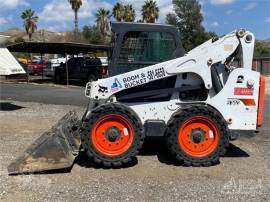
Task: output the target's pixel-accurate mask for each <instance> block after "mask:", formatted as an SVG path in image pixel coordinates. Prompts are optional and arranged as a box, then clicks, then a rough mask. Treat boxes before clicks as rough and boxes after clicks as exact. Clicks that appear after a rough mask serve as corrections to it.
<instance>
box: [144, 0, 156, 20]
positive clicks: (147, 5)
mask: <svg viewBox="0 0 270 202" xmlns="http://www.w3.org/2000/svg"><path fill="white" fill-rule="evenodd" d="M142 16H143V21H144V22H147V23H154V22H155V21H156V20H157V19H158V17H159V8H158V6H157V3H156V1H154V0H146V1H145V2H144V5H143V6H142Z"/></svg>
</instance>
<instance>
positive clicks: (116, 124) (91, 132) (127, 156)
mask: <svg viewBox="0 0 270 202" xmlns="http://www.w3.org/2000/svg"><path fill="white" fill-rule="evenodd" d="M81 139H82V146H83V149H84V150H85V151H86V153H87V155H88V156H89V157H90V158H92V159H94V162H96V163H98V164H103V165H104V166H106V167H112V166H114V167H119V166H123V165H124V164H126V163H128V162H130V161H131V160H132V159H133V158H134V157H135V156H136V155H137V154H138V151H139V149H140V148H141V147H142V144H143V141H144V133H143V126H142V124H141V121H140V119H139V118H138V116H137V115H136V114H135V112H134V111H133V110H132V109H131V108H129V107H127V106H125V105H123V104H119V103H109V104H105V105H101V106H99V107H97V108H96V109H94V110H93V111H92V112H91V114H90V115H89V116H88V117H85V119H84V122H83V132H82V137H81Z"/></svg>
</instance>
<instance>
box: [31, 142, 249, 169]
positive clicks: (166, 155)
mask: <svg viewBox="0 0 270 202" xmlns="http://www.w3.org/2000/svg"><path fill="white" fill-rule="evenodd" d="M155 155H156V156H157V158H158V161H159V162H161V163H164V164H167V165H173V166H183V164H181V163H180V162H178V161H177V160H176V159H175V158H174V157H173V156H172V155H171V154H170V152H169V151H168V149H167V148H166V145H165V142H164V139H163V138H160V137H159V138H157V137H155V138H153V137H151V138H147V139H146V140H145V143H144V145H143V147H142V149H141V151H140V153H139V156H155ZM224 157H225V158H226V157H230V158H232V157H235V158H239V157H249V154H248V153H246V152H245V151H243V150H242V149H241V148H239V147H237V146H235V145H234V144H232V143H231V144H230V145H229V147H228V149H227V153H226V154H225V156H224ZM224 157H223V158H224ZM74 164H77V165H79V166H80V167H85V168H95V169H121V168H128V167H133V166H135V165H137V164H138V160H137V158H133V159H132V161H131V162H129V163H128V164H125V165H124V166H122V167H116V168H108V167H105V166H103V165H97V164H95V163H94V162H93V160H91V159H89V157H88V156H87V154H86V153H85V152H80V154H79V156H78V157H77V158H76V159H75V161H74ZM74 164H73V165H74ZM71 170H72V167H69V168H65V169H58V170H51V171H42V172H36V173H28V174H57V173H69V172H71Z"/></svg>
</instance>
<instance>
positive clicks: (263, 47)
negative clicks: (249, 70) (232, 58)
mask: <svg viewBox="0 0 270 202" xmlns="http://www.w3.org/2000/svg"><path fill="white" fill-rule="evenodd" d="M254 56H256V57H258V56H268V57H269V56H270V46H269V45H268V46H267V44H266V43H264V42H262V41H257V40H256V42H255V48H254Z"/></svg>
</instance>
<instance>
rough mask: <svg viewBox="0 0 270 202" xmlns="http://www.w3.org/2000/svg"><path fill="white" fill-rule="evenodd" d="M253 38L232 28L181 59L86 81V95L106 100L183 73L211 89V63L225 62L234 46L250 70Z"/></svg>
mask: <svg viewBox="0 0 270 202" xmlns="http://www.w3.org/2000/svg"><path fill="white" fill-rule="evenodd" d="M254 41H255V37H254V35H253V34H252V33H251V32H249V31H245V30H243V29H240V30H235V31H233V32H231V33H229V34H227V35H225V36H223V37H221V38H220V39H218V40H216V41H214V40H213V39H210V40H208V41H206V42H205V43H203V44H202V45H200V46H198V47H196V48H194V49H193V50H191V51H190V52H188V53H187V54H186V55H185V56H183V57H181V58H176V59H173V60H169V61H166V62H162V63H159V64H155V65H152V66H148V67H145V68H142V69H138V70H135V71H130V72H127V73H124V74H120V75H117V76H113V77H109V78H106V79H100V80H98V81H96V82H91V83H88V84H87V86H86V90H85V95H86V96H87V97H89V98H90V99H95V100H100V99H108V98H110V97H111V96H112V95H113V94H115V93H117V92H119V91H122V90H125V89H128V88H133V87H136V86H139V85H144V84H146V83H149V82H152V81H155V80H160V79H164V78H166V77H170V76H173V75H177V74H179V73H185V72H193V73H196V74H198V75H199V76H200V77H201V78H202V79H203V81H204V85H205V87H206V88H207V89H211V88H212V79H211V66H212V64H215V63H218V62H221V63H224V62H225V61H226V59H227V58H228V57H229V56H230V55H232V54H233V53H234V52H235V51H236V49H237V48H240V49H239V50H241V53H242V64H243V66H244V67H245V68H249V69H251V65H252V57H253V49H254Z"/></svg>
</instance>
